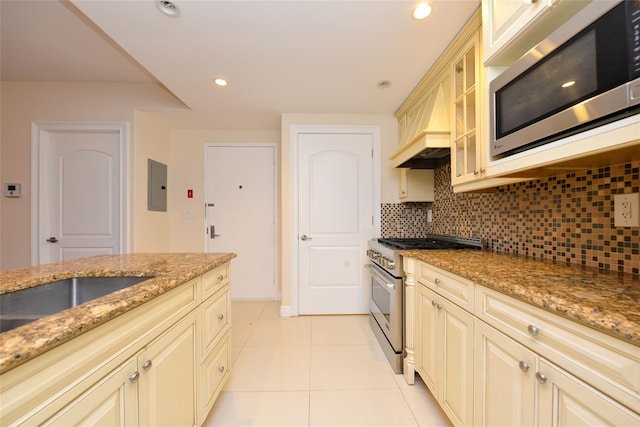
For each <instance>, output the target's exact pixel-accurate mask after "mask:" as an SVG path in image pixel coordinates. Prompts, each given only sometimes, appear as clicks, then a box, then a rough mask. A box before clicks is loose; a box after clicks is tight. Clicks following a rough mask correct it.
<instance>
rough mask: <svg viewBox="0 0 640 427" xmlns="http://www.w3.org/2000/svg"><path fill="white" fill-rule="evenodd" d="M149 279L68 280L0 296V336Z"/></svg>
mask: <svg viewBox="0 0 640 427" xmlns="http://www.w3.org/2000/svg"><path fill="white" fill-rule="evenodd" d="M150 278H151V277H72V278H70V279H64V280H59V281H57V282H50V283H44V284H42V285H39V286H34V287H32V288H27V289H22V290H19V291H16V292H11V293H8V294H2V295H0V333H2V332H6V331H8V330H11V329H14V328H17V327H18V326H22V325H25V324H27V323H29V322H33V321H34V320H37V319H39V318H41V317H44V316H49V315H51V314H55V313H58V312H60V311H63V310H66V309H68V308H71V307H75V306H76V305H80V304H83V303H85V302H87V301H90V300H92V299H96V298H99V297H102V296H105V295H108V294H110V293H112V292H115V291H118V290H120V289H124V288H128V287H129V286H133V285H135V284H136V283H140V282H143V281H145V280H148V279H150Z"/></svg>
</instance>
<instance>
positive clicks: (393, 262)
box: [387, 260, 396, 270]
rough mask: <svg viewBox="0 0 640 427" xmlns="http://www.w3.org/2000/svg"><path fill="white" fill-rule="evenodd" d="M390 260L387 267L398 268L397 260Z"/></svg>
mask: <svg viewBox="0 0 640 427" xmlns="http://www.w3.org/2000/svg"><path fill="white" fill-rule="evenodd" d="M388 261H389V262H388V263H387V268H389V270H395V268H396V263H395V261H391V260H388Z"/></svg>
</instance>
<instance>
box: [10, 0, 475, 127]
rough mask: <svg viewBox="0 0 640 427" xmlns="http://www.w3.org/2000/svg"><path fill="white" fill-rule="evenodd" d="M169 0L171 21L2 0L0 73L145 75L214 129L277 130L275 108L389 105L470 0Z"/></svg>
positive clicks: (70, 77) (151, 0) (374, 110)
mask: <svg viewBox="0 0 640 427" xmlns="http://www.w3.org/2000/svg"><path fill="white" fill-rule="evenodd" d="M175 4H176V5H177V6H178V7H179V8H180V11H181V13H180V16H179V17H177V18H174V17H169V16H166V15H164V14H162V13H161V12H160V11H159V10H158V8H157V7H156V1H155V0H117V1H114V0H111V1H99V0H72V3H68V2H61V1H58V0H47V1H33V0H21V1H13V0H1V1H0V7H1V9H0V17H1V27H0V29H1V35H0V40H1V46H0V47H1V51H0V53H1V62H0V65H1V69H0V73H1V74H0V75H1V77H2V80H3V81H96V82H149V81H155V82H157V83H159V84H161V85H163V86H164V87H166V88H167V89H168V90H169V91H170V92H172V93H173V94H174V95H175V96H176V97H177V98H179V99H180V100H181V101H182V102H183V103H184V104H186V105H187V106H188V107H189V108H190V109H191V110H193V111H194V112H195V113H197V114H199V115H202V116H206V117H207V122H208V126H209V127H211V128H221V129H279V127H280V115H281V113H350V114H392V113H393V112H394V111H395V110H396V109H397V108H398V107H399V106H400V104H401V103H402V102H403V100H404V99H405V98H406V97H407V96H408V95H409V93H410V92H411V90H412V89H413V88H414V87H415V86H416V84H417V83H418V82H419V81H420V79H421V78H422V76H424V74H425V73H426V72H427V71H428V70H429V68H430V67H431V66H432V64H433V63H434V62H435V60H436V59H437V58H438V56H439V55H440V54H441V53H442V51H443V50H444V49H445V48H446V46H447V45H448V44H449V43H450V42H451V40H453V38H454V37H455V34H456V33H457V32H458V31H459V30H460V29H461V28H462V26H463V25H464V23H465V22H466V21H467V20H468V19H469V18H470V17H471V15H472V14H473V13H474V12H475V11H476V10H477V8H478V7H479V5H480V0H432V1H431V4H432V5H433V14H432V16H431V17H430V18H428V19H427V20H425V21H416V20H414V19H413V18H412V17H411V9H412V7H413V6H414V5H415V4H416V2H415V1H404V0H341V1H328V0H297V1H283V0H258V1H245V0H235V1H220V0H175ZM85 15H86V16H85ZM216 76H220V77H224V78H226V79H228V80H229V85H228V86H227V87H224V88H220V87H216V86H214V85H213V84H212V79H213V78H214V77H216ZM381 80H390V81H391V82H392V85H391V86H390V87H388V88H386V89H379V88H378V87H377V83H378V82H379V81H381Z"/></svg>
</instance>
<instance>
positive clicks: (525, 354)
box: [474, 321, 537, 426]
mask: <svg viewBox="0 0 640 427" xmlns="http://www.w3.org/2000/svg"><path fill="white" fill-rule="evenodd" d="M475 349H476V357H475V362H476V363H475V377H476V385H475V407H476V411H475V422H474V425H477V426H533V425H535V388H536V383H535V372H536V369H537V357H536V355H535V353H533V352H532V351H531V350H529V349H527V348H525V347H524V346H522V345H520V344H518V343H517V342H515V341H514V340H512V339H511V338H509V337H507V336H505V335H503V334H501V333H500V332H498V331H497V330H495V329H494V328H492V327H491V326H488V325H486V324H485V323H483V322H481V321H478V322H477V324H476V338H475Z"/></svg>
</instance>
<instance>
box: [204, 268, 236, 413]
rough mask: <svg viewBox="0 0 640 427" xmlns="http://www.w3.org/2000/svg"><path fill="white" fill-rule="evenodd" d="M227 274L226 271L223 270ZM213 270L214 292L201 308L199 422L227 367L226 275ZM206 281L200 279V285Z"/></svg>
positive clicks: (228, 300) (228, 311)
mask: <svg viewBox="0 0 640 427" xmlns="http://www.w3.org/2000/svg"><path fill="white" fill-rule="evenodd" d="M224 272H227V273H228V270H224ZM221 273H222V272H221V271H214V272H213V274H211V277H215V280H216V282H218V283H220V284H221V286H220V285H218V287H217V288H216V289H217V292H216V293H215V294H213V295H212V296H211V297H210V298H208V299H207V300H206V301H205V302H204V303H203V304H202V306H201V309H200V310H201V311H200V315H201V316H202V322H201V324H202V340H201V354H200V370H201V372H202V375H201V382H200V386H199V387H200V393H199V396H200V420H201V421H204V420H205V419H206V418H207V415H208V414H209V411H211V408H212V407H213V404H214V403H215V401H216V398H217V397H218V395H219V394H220V391H221V390H222V386H223V385H224V383H225V381H226V380H227V378H228V376H229V372H230V371H229V367H230V366H231V333H230V330H231V317H230V316H231V291H230V289H229V286H228V275H225V274H221ZM204 282H206V280H203V283H204Z"/></svg>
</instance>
